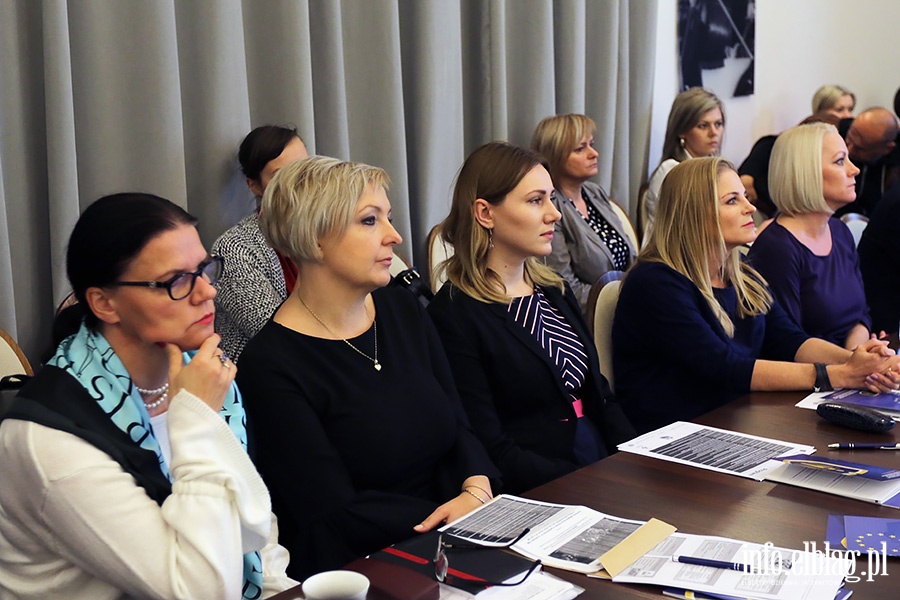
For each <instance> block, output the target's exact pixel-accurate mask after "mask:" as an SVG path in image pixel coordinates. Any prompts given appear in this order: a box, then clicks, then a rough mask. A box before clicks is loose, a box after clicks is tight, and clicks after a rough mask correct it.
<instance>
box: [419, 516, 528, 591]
mask: <svg viewBox="0 0 900 600" xmlns="http://www.w3.org/2000/svg"><path fill="white" fill-rule="evenodd" d="M529 531H530V529H529V528H527V527H526V528H525V529H524V530H522V533H520V534H519V535H517V536H516V539H514V540H513V541H511V542H509V543H508V544H505V545H503V546H481V545H479V544H469V543H466V542H453V543H446V542H444V534H439V535H438V543H437V550H436V551H435V553H434V578H435V579H437V580H438V581H440V582H441V583H444V582H445V581H447V574H448V573H449V572H450V559H449V558H447V552H446V551H447V550H453V549H466V550H503V549H508V548H510V547H511V546H514V545H515V544H516V542H518V541H519V540H521V539H522V538H523V537H525V536H526V535H528V532H529ZM540 566H541V561H540V560H536V561H534V562H533V563H531V568H529V569H528V571H526V572H525V574H524V575H523V576H522V577H521V578H520V579H519V580H518V581H511V582H506V581H486V580H484V579H481V578H480V577H471V576H465V575H451V576H450V577H458V578H459V579H463V580H465V581H467V582H469V583H473V584H476V585H484V586H489V587H490V586H495V585H506V586H513V585H519V584H522V583H524V582H525V580H526V579H528V577H529V576H530V575H531V574H532V573H534V570H535V569H537V568H538V567H540ZM448 583H449V582H448Z"/></svg>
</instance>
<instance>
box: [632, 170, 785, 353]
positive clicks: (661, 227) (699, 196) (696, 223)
mask: <svg viewBox="0 0 900 600" xmlns="http://www.w3.org/2000/svg"><path fill="white" fill-rule="evenodd" d="M729 170H730V171H734V170H735V169H734V165H732V164H731V163H730V162H728V161H727V160H725V159H724V158H719V157H714V156H713V157H703V158H695V159H693V160H686V161H683V162H681V163H679V164H678V165H677V166H676V167H675V168H673V169H672V170H671V171H670V172H669V174H668V175H666V178H665V179H664V180H663V184H662V188H661V189H660V193H659V205H658V207H657V216H656V225H655V226H654V229H653V235H652V236H650V240H649V241H648V243H647V246H646V247H645V248H644V249H643V250H641V253H640V254H639V255H638V258H637V261H636V262H635V264H636V265H638V264H641V263H647V262H660V263H663V264H665V265H668V266H669V267H671V268H672V269H674V270H675V271H677V272H679V273H681V274H682V275H684V276H685V277H687V278H688V279H690V280H691V281H692V282H693V283H694V285H696V286H697V288H699V290H700V293H702V294H703V297H704V298H706V301H707V302H708V303H709V307H710V308H711V309H712V311H713V314H715V315H716V318H718V320H719V323H721V324H722V329H724V330H725V333H726V334H727V335H728V336H729V337H731V336H733V335H734V323H733V322H732V321H731V318H730V317H729V316H728V314H727V313H726V312H725V311H724V310H723V309H722V307H721V305H720V304H719V302H718V301H717V300H716V298H715V296H714V295H713V287H712V280H711V277H710V268H711V265H719V273H718V274H719V275H720V276H721V277H722V279H723V281H725V283H726V284H731V285H732V286H734V290H735V293H736V294H737V308H738V314H739V315H740V316H742V317H744V316H756V315H760V314H765V313H766V312H768V310H769V308H770V307H771V306H772V296H771V294H770V293H769V291H768V289H767V288H766V283H765V280H764V279H763V278H762V276H761V275H760V274H759V273H757V272H756V270H754V269H753V268H752V267H750V266H749V265H747V264H746V263H744V262H743V261H742V260H741V253H740V251H739V250H738V249H736V248H735V249H732V250H730V251H729V250H728V249H727V248H726V246H725V239H724V238H723V236H722V227H721V225H720V224H719V191H718V179H719V175H721V174H722V173H724V172H725V171H729Z"/></svg>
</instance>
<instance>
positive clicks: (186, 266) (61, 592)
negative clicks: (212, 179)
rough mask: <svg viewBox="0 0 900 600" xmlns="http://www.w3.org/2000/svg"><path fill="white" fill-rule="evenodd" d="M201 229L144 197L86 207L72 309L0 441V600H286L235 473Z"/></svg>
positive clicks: (278, 558) (260, 501) (242, 457)
mask: <svg viewBox="0 0 900 600" xmlns="http://www.w3.org/2000/svg"><path fill="white" fill-rule="evenodd" d="M195 226H196V220H195V219H194V218H193V217H191V216H190V215H189V214H187V213H186V212H185V211H184V210H182V209H181V208H179V207H178V206H176V205H175V204H172V203H171V202H169V201H168V200H164V199H162V198H158V197H156V196H151V195H149V194H117V195H114V196H107V197H105V198H101V199H100V200H98V201H96V202H95V203H94V204H92V205H91V206H89V207H88V208H87V209H86V210H85V211H84V213H83V214H82V215H81V217H80V218H79V220H78V222H77V224H76V225H75V229H74V231H73V232H72V236H71V239H70V241H69V246H68V251H67V258H66V268H67V272H68V276H69V281H70V282H71V285H72V288H73V290H74V294H75V297H76V298H77V299H78V303H77V304H75V305H74V306H70V307H69V308H67V309H66V310H65V311H63V312H62V313H61V314H60V315H59V317H58V319H59V321H58V323H57V326H56V328H55V331H57V332H58V333H59V334H60V335H61V336H63V338H62V339H60V340H58V346H57V348H56V351H55V353H54V354H53V356H52V358H50V360H49V361H48V362H47V364H46V366H45V367H44V368H43V369H42V370H41V371H40V372H39V373H38V375H37V376H35V378H34V379H33V380H32V381H31V382H29V383H28V384H27V385H26V386H25V387H24V388H22V390H21V391H20V393H19V395H18V396H17V398H16V399H15V401H14V403H13V405H12V407H11V408H10V410H9V412H7V413H6V414H5V415H4V418H3V422H2V425H0V462H2V464H3V472H4V480H5V482H6V483H5V485H2V486H0V506H2V507H3V508H2V513H3V518H2V519H0V596H3V597H7V596H9V597H11V598H48V597H54V598H85V599H88V598H90V599H91V600H96V599H114V598H123V597H129V598H132V597H133V598H137V597H141V598H151V597H152V598H175V597H190V598H242V597H243V598H248V599H249V598H259V597H266V596H269V595H272V594H274V593H275V592H278V591H280V590H283V589H286V588H288V587H290V586H292V585H294V584H295V582H293V581H291V580H290V579H289V578H287V577H286V576H285V574H284V569H285V567H286V565H287V554H286V552H285V551H284V549H283V548H281V547H280V546H278V545H277V544H276V543H274V538H275V535H276V533H275V532H276V529H275V527H274V526H273V525H272V516H271V506H270V501H269V495H268V493H267V491H266V488H265V485H264V484H263V482H262V479H260V477H259V475H258V474H257V472H256V469H255V468H254V466H253V463H252V462H251V461H250V458H249V457H248V456H247V452H246V441H247V436H246V431H245V429H244V422H245V416H244V409H243V406H242V403H241V397H240V394H238V392H237V388H236V387H235V385H234V383H233V379H234V375H235V367H234V365H233V364H232V362H231V361H230V360H229V359H228V357H227V356H225V355H224V354H222V352H221V351H220V350H219V349H218V342H219V336H217V335H216V334H215V333H214V331H213V320H214V317H215V309H214V306H213V297H214V296H215V295H216V292H215V289H214V288H213V287H212V285H213V284H214V283H215V282H216V280H217V279H218V278H219V276H220V275H221V273H222V260H221V259H220V258H218V257H209V256H208V255H207V253H206V250H205V249H204V248H203V244H202V243H201V242H200V237H199V235H198V233H197V229H196V227H195Z"/></svg>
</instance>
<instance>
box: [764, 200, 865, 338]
mask: <svg viewBox="0 0 900 600" xmlns="http://www.w3.org/2000/svg"><path fill="white" fill-rule="evenodd" d="M828 225H829V227H830V229H831V240H832V248H831V252H830V253H829V254H828V255H827V256H818V255H816V254H813V252H812V251H811V250H810V249H809V248H807V247H806V246H804V245H803V244H802V243H801V242H800V241H799V240H797V238H795V237H794V236H793V235H792V234H791V232H790V231H788V230H787V229H785V228H784V227H783V226H782V225H781V224H780V223H779V222H778V221H777V220H776V221H775V222H774V223H772V224H771V225H769V226H768V227H766V228H765V229H764V230H763V232H762V233H760V234H759V237H758V238H757V240H756V241H755V242H754V243H753V247H752V248H750V254H749V259H750V264H752V265H753V267H754V268H756V269H757V270H758V271H759V272H760V273H761V274H762V276H763V277H765V278H766V282H768V284H769V288H770V289H771V290H772V294H773V295H774V296H775V298H776V299H777V300H778V302H779V304H781V306H782V307H783V308H784V310H785V311H786V312H787V313H788V314H789V315H790V316H791V318H792V319H794V322H795V323H797V325H799V326H800V327H801V328H802V329H803V331H805V332H806V333H808V334H809V335H810V336H812V337H817V338H822V339H823V340H827V341H829V342H831V343H832V344H837V345H838V346H841V347H843V346H844V341H845V340H846V339H847V334H849V333H850V330H851V329H853V328H854V327H856V325H857V324H858V323H862V324H863V325H865V326H866V328H868V329H871V328H872V320H871V317H870V316H869V307H868V305H867V304H866V293H865V288H864V287H863V281H862V275H860V272H859V257H858V256H857V254H856V244H855V243H854V242H853V235H852V234H851V233H850V230H849V229H847V226H846V225H844V223H842V222H841V221H840V220H839V219H835V218H831V219H829V220H828Z"/></svg>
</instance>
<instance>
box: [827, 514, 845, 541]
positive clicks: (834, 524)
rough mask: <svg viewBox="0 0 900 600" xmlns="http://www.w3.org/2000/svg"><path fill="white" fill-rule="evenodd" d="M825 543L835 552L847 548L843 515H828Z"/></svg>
mask: <svg viewBox="0 0 900 600" xmlns="http://www.w3.org/2000/svg"><path fill="white" fill-rule="evenodd" d="M825 541H826V542H828V543H829V544H831V547H832V548H834V549H835V550H840V549H841V548H846V547H847V537H846V536H845V535H844V515H828V525H827V528H826V529H825Z"/></svg>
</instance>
